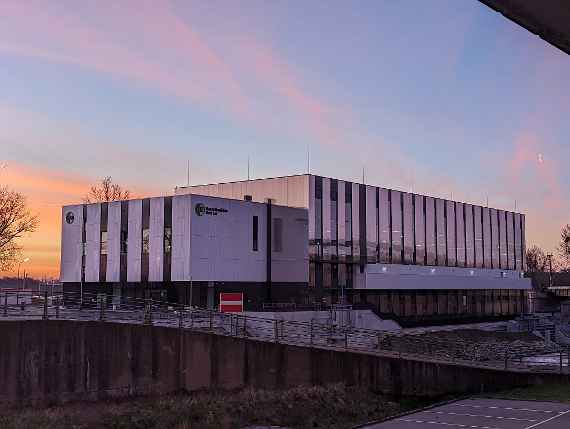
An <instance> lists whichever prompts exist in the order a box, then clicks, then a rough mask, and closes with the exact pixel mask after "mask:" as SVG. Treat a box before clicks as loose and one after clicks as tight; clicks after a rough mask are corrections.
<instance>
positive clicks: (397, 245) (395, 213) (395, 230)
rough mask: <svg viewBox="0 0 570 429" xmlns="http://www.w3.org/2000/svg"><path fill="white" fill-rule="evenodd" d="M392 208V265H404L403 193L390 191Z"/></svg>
mask: <svg viewBox="0 0 570 429" xmlns="http://www.w3.org/2000/svg"><path fill="white" fill-rule="evenodd" d="M390 202H391V204H390V205H391V207H392V263H394V264H400V263H402V241H403V231H402V193H401V192H399V191H390Z"/></svg>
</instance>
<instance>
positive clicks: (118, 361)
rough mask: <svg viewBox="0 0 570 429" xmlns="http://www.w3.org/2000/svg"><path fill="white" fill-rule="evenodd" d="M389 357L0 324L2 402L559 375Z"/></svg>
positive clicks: (407, 385) (399, 386)
mask: <svg viewBox="0 0 570 429" xmlns="http://www.w3.org/2000/svg"><path fill="white" fill-rule="evenodd" d="M561 378H562V376H560V375H554V374H553V375H552V376H551V375H548V374H546V375H531V374H514V373H512V372H508V371H499V370H490V369H478V368H465V367H461V366H455V365H452V364H437V363H433V362H423V361H419V360H418V361H416V360H403V359H398V358H390V357H383V356H375V355H367V354H359V353H352V352H342V351H333V350H324V349H311V348H306V347H298V346H290V345H282V344H274V343H268V342H260V341H254V340H248V339H243V338H232V337H226V336H221V335H210V334H207V333H198V332H192V331H188V330H181V331H179V330H177V329H175V328H165V327H153V326H141V325H128V324H117V323H104V322H70V321H53V320H50V321H41V320H36V321H14V322H0V401H2V402H26V401H29V400H38V401H65V400H78V399H101V398H108V397H118V396H129V395H137V394H164V393H170V392H176V391H194V390H200V389H223V390H229V389H239V388H243V387H247V386H251V387H256V388H265V389H275V388H287V387H292V386H298V385H301V384H306V385H309V384H328V383H339V382H340V383H345V384H347V385H358V386H362V387H368V388H371V389H373V390H376V391H381V392H384V393H388V394H395V395H417V396H435V395H441V394H449V393H466V392H479V391H481V389H482V388H483V389H485V390H495V389H498V388H506V387H513V386H523V385H529V384H536V383H544V382H549V381H550V380H553V381H560V380H561Z"/></svg>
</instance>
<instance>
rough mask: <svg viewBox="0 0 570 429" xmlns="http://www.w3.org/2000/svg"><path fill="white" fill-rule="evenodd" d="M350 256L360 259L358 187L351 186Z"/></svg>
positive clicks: (354, 184)
mask: <svg viewBox="0 0 570 429" xmlns="http://www.w3.org/2000/svg"><path fill="white" fill-rule="evenodd" d="M352 256H353V258H354V259H355V260H357V259H358V258H360V185H359V184H358V183H353V184H352Z"/></svg>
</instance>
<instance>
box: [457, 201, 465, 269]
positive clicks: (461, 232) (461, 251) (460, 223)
mask: <svg viewBox="0 0 570 429" xmlns="http://www.w3.org/2000/svg"><path fill="white" fill-rule="evenodd" d="M464 216H465V213H464V212H463V203H455V224H456V225H457V237H455V241H456V243H457V266H459V267H464V266H465V219H464Z"/></svg>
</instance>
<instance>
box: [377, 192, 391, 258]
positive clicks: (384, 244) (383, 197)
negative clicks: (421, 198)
mask: <svg viewBox="0 0 570 429" xmlns="http://www.w3.org/2000/svg"><path fill="white" fill-rule="evenodd" d="M389 192H390V191H389V190H388V189H383V188H380V190H379V196H378V197H379V202H378V204H379V207H378V216H379V225H378V230H379V231H378V232H379V235H380V262H390V247H391V245H392V243H391V238H390V237H391V233H390V202H389Z"/></svg>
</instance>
